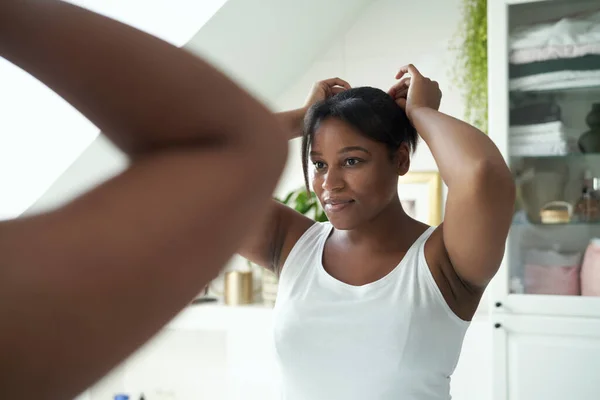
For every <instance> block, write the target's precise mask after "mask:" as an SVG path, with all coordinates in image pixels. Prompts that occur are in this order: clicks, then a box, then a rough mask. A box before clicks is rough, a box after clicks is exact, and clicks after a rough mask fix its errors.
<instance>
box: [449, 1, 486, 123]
mask: <svg viewBox="0 0 600 400" xmlns="http://www.w3.org/2000/svg"><path fill="white" fill-rule="evenodd" d="M454 41H455V44H454V46H453V50H454V52H455V53H456V61H455V64H454V68H453V69H452V78H453V81H454V84H455V85H456V87H457V88H458V90H460V91H461V94H462V97H463V100H464V103H465V115H464V119H465V120H466V121H467V122H469V123H471V124H472V125H474V126H476V127H477V128H479V129H481V130H482V131H484V132H487V127H488V114H487V110H488V103H487V100H488V98H487V0H462V20H461V22H460V24H459V27H458V30H457V33H456V36H455V40H454Z"/></svg>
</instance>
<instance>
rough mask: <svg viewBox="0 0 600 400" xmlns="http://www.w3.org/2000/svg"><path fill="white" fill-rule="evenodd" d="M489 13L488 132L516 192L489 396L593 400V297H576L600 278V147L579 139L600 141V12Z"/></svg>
mask: <svg viewBox="0 0 600 400" xmlns="http://www.w3.org/2000/svg"><path fill="white" fill-rule="evenodd" d="M487 4H488V89H489V90H488V100H489V101H488V108H489V129H488V130H489V135H490V137H491V138H492V140H494V142H495V143H496V145H497V146H498V148H499V149H500V150H501V152H502V153H503V155H504V157H505V159H506V160H507V162H508V164H509V165H510V167H511V170H512V171H513V174H514V176H515V181H516V183H517V192H518V199H517V204H516V206H515V215H514V219H513V224H512V227H511V231H510V234H509V238H508V241H507V247H506V253H505V257H504V260H503V264H502V266H501V268H500V271H499V273H498V274H497V276H496V277H495V278H494V281H493V282H492V286H491V288H490V289H491V291H490V303H491V305H492V310H491V312H492V318H491V324H492V327H493V336H492V338H493V348H494V351H493V364H494V368H493V375H492V380H493V390H492V392H493V398H494V400H538V399H540V400H541V399H543V400H559V399H560V400H563V399H577V400H588V399H589V400H591V399H594V400H597V399H600V297H598V296H591V295H590V294H591V293H590V292H586V291H585V290H583V289H582V288H584V287H587V286H588V284H590V283H593V284H594V285H597V286H598V287H600V281H598V280H599V279H600V278H599V277H600V274H599V275H597V276H596V277H593V276H592V277H591V278H590V276H591V275H584V274H581V269H582V265H584V264H585V260H586V250H587V249H588V248H589V247H588V246H590V244H591V243H593V239H594V238H600V213H598V211H599V210H600V141H598V143H597V145H596V146H595V147H594V146H591V147H590V146H588V145H586V142H585V141H584V140H583V139H582V138H584V137H585V135H586V134H587V133H588V132H592V133H591V135H592V136H594V135H598V136H597V137H599V138H600V127H598V126H596V127H594V126H593V125H594V124H595V122H594V121H595V120H594V118H596V116H598V117H599V118H600V115H599V113H600V105H595V104H598V103H600V52H598V51H595V50H594V51H590V50H589V49H590V48H592V47H595V48H600V3H598V0H569V1H567V0H488V2H487ZM594 21H595V22H594ZM584 77H585V78H584ZM594 110H596V111H594ZM589 136H590V135H587V137H588V138H589ZM588 144H589V143H588ZM594 178H595V179H594ZM582 199H585V202H582ZM544 210H551V211H552V212H551V213H544ZM549 214H551V215H549ZM548 216H550V217H553V218H554V220H549V219H548V218H546V217H548ZM588 260H591V262H590V264H591V265H594V267H596V268H598V270H599V271H600V259H595V260H592V259H591V258H590V259H588ZM593 279H595V280H596V282H593V281H592V280H593Z"/></svg>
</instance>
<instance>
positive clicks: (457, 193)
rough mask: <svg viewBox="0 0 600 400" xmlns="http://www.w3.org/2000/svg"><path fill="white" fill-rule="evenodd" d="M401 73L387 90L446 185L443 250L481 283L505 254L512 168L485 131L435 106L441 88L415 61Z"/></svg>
mask: <svg viewBox="0 0 600 400" xmlns="http://www.w3.org/2000/svg"><path fill="white" fill-rule="evenodd" d="M405 74H408V75H409V76H407V77H405V78H403V79H402V80H401V81H400V83H398V84H397V85H396V86H395V87H394V88H392V90H391V92H390V94H391V95H392V96H394V97H395V98H397V99H398V100H399V103H400V105H401V106H403V107H405V109H406V112H407V115H408V117H409V118H410V120H411V122H412V123H413V125H414V126H415V128H416V129H417V131H418V132H419V134H420V136H421V137H422V138H423V140H424V141H425V142H426V143H427V145H428V146H429V148H430V150H431V153H432V154H433V157H434V158H435V161H436V163H437V165H438V167H439V170H440V174H441V175H442V179H443V180H444V182H445V183H446V184H447V185H448V198H447V201H446V212H445V216H444V222H443V224H442V225H443V226H442V230H443V235H442V238H443V243H444V246H445V250H446V252H447V254H448V257H449V259H450V262H451V263H452V266H453V267H454V270H455V272H456V274H457V275H458V276H459V277H460V278H461V279H462V280H463V281H464V282H466V283H468V284H470V285H471V286H473V287H476V288H484V287H485V286H486V285H487V284H488V283H489V281H490V280H491V279H492V277H493V276H494V274H495V273H496V272H497V270H498V268H499V266H500V262H501V261H502V257H503V256H504V246H505V242H506V237H507V235H508V230H509V228H510V223H511V217H512V213H513V207H514V200H515V186H514V182H513V179H512V176H511V173H510V170H509V169H508V167H507V165H506V162H505V161H504V159H503V157H502V155H501V154H500V152H499V150H498V148H497V147H496V146H495V145H494V143H493V142H492V141H491V139H490V138H489V137H488V136H487V135H485V134H484V133H482V132H481V131H479V130H478V129H476V128H475V127H473V126H471V125H469V124H467V123H465V122H463V121H460V120H457V119H455V118H452V117H450V116H448V115H445V114H443V113H441V112H439V111H437V107H438V106H439V104H440V98H441V93H440V91H439V87H438V85H437V83H436V82H432V81H431V80H429V79H428V78H426V77H424V76H423V75H421V74H420V73H419V71H418V70H417V69H416V68H415V67H414V66H413V65H408V66H406V67H404V68H402V69H401V70H400V72H399V73H398V76H397V78H400V77H401V76H403V75H405ZM406 97H407V99H406Z"/></svg>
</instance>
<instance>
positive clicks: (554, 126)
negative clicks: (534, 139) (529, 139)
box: [509, 121, 564, 139]
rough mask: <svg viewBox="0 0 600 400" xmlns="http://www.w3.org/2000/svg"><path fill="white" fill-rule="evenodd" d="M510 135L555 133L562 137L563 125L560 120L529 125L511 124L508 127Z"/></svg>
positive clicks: (559, 137)
mask: <svg viewBox="0 0 600 400" xmlns="http://www.w3.org/2000/svg"><path fill="white" fill-rule="evenodd" d="M509 133H510V135H511V136H529V135H538V134H544V135H546V134H547V135H555V136H556V137H557V138H558V139H562V136H563V135H564V125H563V123H562V122H561V121H553V122H545V123H543V124H531V125H512V126H510V127H509Z"/></svg>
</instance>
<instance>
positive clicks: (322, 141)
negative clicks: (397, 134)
mask: <svg viewBox="0 0 600 400" xmlns="http://www.w3.org/2000/svg"><path fill="white" fill-rule="evenodd" d="M310 150H311V151H310V161H311V162H312V164H313V173H314V177H313V180H312V183H313V190H314V191H315V193H316V195H317V197H318V198H319V200H320V202H321V205H322V206H323V209H324V210H325V213H326V214H327V218H329V221H330V222H331V223H332V224H333V226H334V227H335V228H336V229H342V230H349V229H354V228H356V227H358V226H360V225H361V224H362V223H364V222H367V221H370V220H372V219H373V218H375V217H377V216H378V215H379V214H380V213H381V212H382V211H383V210H384V209H385V208H386V207H387V206H389V205H390V204H391V203H392V202H393V201H394V200H395V199H397V195H398V192H397V191H398V176H399V175H403V174H405V173H406V172H407V171H408V166H409V162H410V161H409V152H408V146H406V145H402V146H401V147H400V149H399V150H398V151H397V152H396V157H395V158H392V157H390V151H389V149H388V148H387V147H386V145H385V144H383V143H380V142H376V141H374V140H372V139H369V138H367V137H366V136H364V135H361V134H360V133H359V132H358V131H357V130H355V129H354V128H353V127H352V126H351V125H349V124H347V123H345V122H343V121H341V120H339V119H336V118H328V119H326V120H324V121H322V122H321V124H320V125H319V128H318V129H317V130H316V132H315V134H314V138H313V141H312V146H311V149H310Z"/></svg>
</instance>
